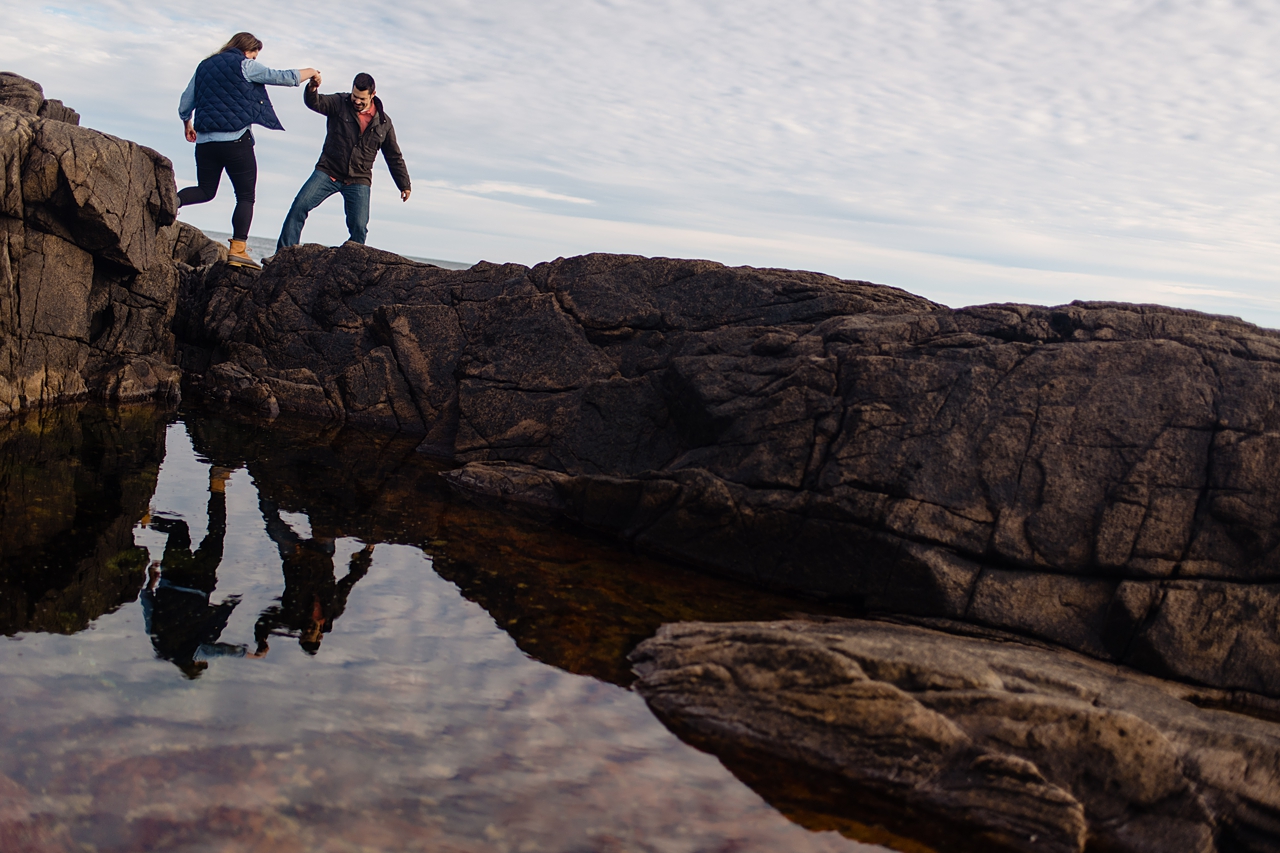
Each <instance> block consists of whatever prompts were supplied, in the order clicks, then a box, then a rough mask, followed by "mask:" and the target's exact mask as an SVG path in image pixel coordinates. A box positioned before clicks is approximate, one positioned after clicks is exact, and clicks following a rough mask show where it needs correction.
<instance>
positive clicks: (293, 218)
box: [276, 169, 369, 252]
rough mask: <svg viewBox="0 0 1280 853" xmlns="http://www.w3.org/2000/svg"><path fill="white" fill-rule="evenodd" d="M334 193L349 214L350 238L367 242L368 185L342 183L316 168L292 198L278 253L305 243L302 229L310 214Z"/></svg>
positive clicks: (348, 228) (277, 246) (281, 232)
mask: <svg viewBox="0 0 1280 853" xmlns="http://www.w3.org/2000/svg"><path fill="white" fill-rule="evenodd" d="M334 193H342V206H343V207H344V208H345V209H346V211H347V231H348V232H349V233H350V234H351V239H352V240H354V241H355V242H357V243H363V242H364V239H365V237H367V236H368V234H369V186H368V185H367V184H348V183H343V182H342V181H339V180H337V179H335V178H331V177H329V176H328V175H326V174H325V173H324V172H321V171H320V170H318V169H317V170H316V171H314V172H312V173H311V177H309V178H307V182H306V183H305V184H303V185H302V189H300V190H298V195H297V196H296V197H294V199H293V206H292V207H290V208H289V215H288V216H286V217H285V218H284V227H283V228H281V229H280V239H279V240H277V241H276V251H277V252H278V251H280V250H281V249H283V248H284V247H285V246H296V245H298V243H299V242H301V241H302V226H303V225H305V224H306V221H307V214H308V213H310V212H311V211H313V210H315V209H316V208H317V207H319V206H320V202H322V201H324V200H325V199H326V198H328V197H329V196H331V195H333V194H334Z"/></svg>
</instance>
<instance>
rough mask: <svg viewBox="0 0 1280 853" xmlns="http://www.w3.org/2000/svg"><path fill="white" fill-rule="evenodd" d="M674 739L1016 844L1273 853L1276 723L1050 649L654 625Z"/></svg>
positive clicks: (783, 629) (886, 634) (655, 680)
mask: <svg viewBox="0 0 1280 853" xmlns="http://www.w3.org/2000/svg"><path fill="white" fill-rule="evenodd" d="M632 660H633V661H634V663H635V667H636V671H637V673H638V674H639V679H638V681H637V682H636V684H635V687H636V689H637V690H638V691H639V692H640V693H641V694H642V695H643V696H644V697H645V699H646V700H647V701H648V702H649V703H650V705H651V706H652V707H653V709H654V710H655V711H656V712H657V713H658V714H660V715H661V716H662V717H663V718H664V720H667V721H668V722H669V724H671V725H672V726H673V727H674V728H675V729H676V730H677V731H678V732H679V731H683V732H688V733H691V734H693V735H695V736H696V737H697V738H698V739H699V742H700V743H702V744H710V745H712V748H713V750H714V749H716V748H719V749H724V750H729V751H733V750H736V749H740V748H741V747H743V746H744V745H745V746H747V747H750V748H753V749H757V750H759V751H761V752H763V753H766V754H769V755H773V756H776V757H779V758H781V759H785V760H786V761H788V762H792V763H794V764H799V765H806V766H810V767H813V768H815V769H817V770H820V771H823V772H828V773H833V774H836V775H838V776H840V777H843V778H845V779H847V780H851V781H853V782H856V783H857V784H858V785H860V786H863V787H865V788H867V789H869V790H871V791H874V792H878V793H880V794H882V795H889V796H891V797H892V799H893V801H895V802H900V803H902V804H903V805H904V806H905V807H914V808H916V809H922V810H924V811H926V812H929V813H932V814H934V815H936V816H938V817H940V818H942V819H950V820H957V821H960V822H962V823H964V824H967V825H970V826H972V827H975V828H976V830H977V831H978V832H980V833H982V837H986V838H988V839H990V841H991V842H992V843H993V844H998V845H1000V846H1002V847H1006V848H1012V849H1015V850H1026V851H1035V850H1061V851H1083V850H1084V849H1085V847H1086V846H1088V848H1089V849H1098V850H1115V851H1135V853H1136V851H1150V853H1157V851H1168V850H1187V851H1216V850H1258V851H1261V850H1271V849H1275V846H1276V845H1277V844H1280V825H1278V824H1277V823H1276V822H1275V820H1274V818H1272V817H1271V815H1274V814H1275V813H1276V809H1277V807H1280V793H1278V792H1280V786H1278V785H1277V781H1278V780H1277V778H1276V773H1277V767H1280V725H1277V724H1275V723H1269V722H1266V721H1263V720H1258V719H1252V718H1249V717H1244V716H1241V715H1239V714H1234V713H1228V712H1226V711H1219V710H1209V709H1206V708H1203V707H1199V706H1198V704H1196V703H1199V704H1208V703H1212V702H1222V701H1224V697H1223V696H1222V695H1220V694H1214V693H1213V692H1212V691H1200V692H1197V691H1195V690H1192V689H1189V688H1185V687H1180V686H1178V685H1175V684H1173V683H1171V682H1167V681H1162V680H1159V679H1155V678H1151V677H1147V676H1143V675H1140V674H1137V673H1134V672H1132V671H1128V670H1125V669H1122V668H1118V667H1115V666H1110V665H1107V664H1103V663H1100V662H1097V661H1094V660H1091V659H1088V658H1084V657H1078V656H1075V655H1070V654H1065V653H1063V652H1061V651H1059V650H1054V649H1050V648H1044V647H1036V646H1034V645H1028V644H1025V643H1019V642H1010V641H1007V640H1006V641H999V640H993V639H985V638H977V637H957V636H955V635H952V634H946V633H941V632H937V631H932V630H928V629H925V628H921V627H916V626H907V625H897V624H889V623H883V622H869V621H863V620H849V619H823V620H815V621H789V622H771V623H737V624H719V625H713V624H707V623H686V624H678V625H668V626H664V627H663V628H662V630H660V631H659V632H658V634H657V636H655V637H654V638H652V639H650V640H647V641H645V642H644V643H641V644H640V646H639V647H638V648H637V649H636V651H635V652H634V653H633V654H632Z"/></svg>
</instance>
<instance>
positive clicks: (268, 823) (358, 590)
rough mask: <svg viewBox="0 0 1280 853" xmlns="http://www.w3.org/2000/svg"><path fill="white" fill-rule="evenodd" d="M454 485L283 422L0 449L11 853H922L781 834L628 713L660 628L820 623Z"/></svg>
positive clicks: (94, 422)
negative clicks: (641, 656) (636, 654)
mask: <svg viewBox="0 0 1280 853" xmlns="http://www.w3.org/2000/svg"><path fill="white" fill-rule="evenodd" d="M442 469H443V466H442V464H441V463H438V462H433V461H432V460H429V459H426V458H424V457H423V456H422V455H421V454H418V453H416V451H415V449H414V442H413V441H412V440H407V439H402V438H397V437H395V436H387V435H384V434H378V433H367V432H362V431H359V430H356V429H351V428H336V427H333V426H330V425H327V424H315V423H304V422H292V421H289V420H288V419H285V418H282V419H279V420H277V421H276V422H275V423H274V424H270V425H268V424H266V423H265V422H260V421H254V420H250V419H244V420H240V419H236V418H226V417H220V418H215V417H210V416H207V415H203V414H200V413H198V412H185V411H184V412H183V413H181V414H180V415H179V414H175V413H172V412H164V411H161V410H158V409H155V408H151V407H130V408H123V409H119V410H108V409H98V408H94V407H67V408H63V409H58V410H54V411H51V412H46V413H44V414H38V413H37V414H32V415H28V416H26V417H23V418H19V419H16V420H13V421H9V422H6V423H0V519H2V520H3V522H4V523H3V525H0V628H2V630H0V633H3V634H4V635H5V636H4V637H0V684H3V685H4V689H3V691H0V850H22V851H40V852H41V853H45V851H59V852H60V853H61V851H86V850H92V851H99V852H100V853H115V851H120V853H124V851H130V853H133V852H134V851H150V850H164V851H206V850H217V851H303V850H305V851H356V850H359V851H401V850H433V851H513V852H514V851H565V852H566V853H568V851H654V853H658V851H661V853H697V851H726V852H727V851H740V852H742V853H745V851H761V853H764V852H765V851H799V852H800V853H804V851H870V850H883V849H884V848H883V847H881V846H878V844H876V843H874V842H878V841H885V842H886V843H891V844H893V845H894V847H895V848H896V849H899V850H910V851H919V850H924V849H926V848H924V847H922V846H919V845H917V844H915V843H914V842H906V841H903V840H902V839H900V838H899V839H897V840H896V841H895V840H894V839H895V838H897V837H896V836H893V835H892V834H891V833H887V832H886V831H884V830H881V829H880V828H878V827H876V826H875V825H874V821H871V822H868V821H863V822H861V823H860V822H858V821H857V820H852V821H849V820H842V819H837V818H832V817H826V816H822V815H817V816H815V815H814V814H811V813H810V812H807V811H806V810H805V808H804V807H795V806H792V805H789V804H788V803H789V802H790V801H786V802H784V800H786V798H787V797H789V796H790V794H787V795H785V796H782V797H781V799H779V798H778V796H780V795H773V794H770V793H769V791H768V790H766V789H767V788H768V787H769V786H768V785H764V786H762V785H761V784H760V783H759V781H758V780H757V781H754V782H753V781H752V777H751V776H750V775H749V774H742V773H739V775H735V772H731V771H730V769H728V767H729V766H731V765H732V762H729V763H728V764H727V763H724V762H722V760H721V759H719V758H717V757H716V756H713V755H711V754H708V753H705V752H702V751H699V750H698V749H696V748H694V747H693V746H690V745H689V744H686V743H685V742H684V741H682V740H680V739H679V738H678V737H677V736H676V735H675V734H673V733H672V732H670V731H668V730H667V728H665V727H664V726H663V724H662V723H661V722H660V721H659V720H658V719H657V718H655V717H654V715H653V714H652V713H651V712H650V711H649V709H648V707H647V706H646V705H645V703H644V701H643V700H642V699H641V698H640V697H639V696H638V695H636V694H635V693H633V692H632V691H631V690H630V689H629V686H628V685H629V684H630V679H631V676H630V673H629V670H628V666H627V663H626V660H625V657H626V654H627V652H628V651H629V650H630V649H631V648H632V647H634V645H635V643H636V642H638V641H639V640H641V639H643V638H644V637H646V636H648V635H650V634H652V632H653V631H654V630H655V629H656V628H657V626H658V625H659V624H661V623H662V622H666V621H676V620H681V619H715V620H733V619H765V618H777V617H780V616H782V615H783V614H784V613H786V612H788V611H789V610H791V609H794V608H796V607H803V606H805V605H803V603H797V602H796V601H793V600H790V599H785V598H774V597H770V596H768V595H764V594H761V593H757V592H753V591H750V590H746V589H744V588H741V587H738V586H736V585H733V584H728V583H723V582H720V581H717V580H715V579H711V578H707V577H704V576H701V575H698V574H695V573H692V572H688V571H685V570H683V569H679V568H675V567H671V566H667V565H664V564H662V563H659V562H656V561H652V560H648V559H645V558H642V557H639V556H636V555H634V554H631V553H628V552H625V551H621V550H619V549H616V548H613V547H612V546H609V545H608V544H607V543H600V542H595V541H592V540H590V539H587V538H583V537H582V536H578V535H571V534H570V533H567V532H565V531H562V530H558V529H556V528H555V527H554V525H551V524H548V523H545V522H536V521H526V520H522V519H520V518H517V517H515V516H512V515H509V514H504V513H498V512H494V511H490V510H487V509H483V508H479V507H476V506H473V505H471V504H469V503H467V502H465V501H463V500H461V499H460V498H458V497H456V496H454V495H452V494H451V493H450V492H449V491H448V490H447V489H446V488H445V487H444V484H443V480H442V479H441V478H440V477H439V476H438V474H439V471H440V470H442ZM743 779H746V780H747V781H748V782H751V784H750V785H749V784H748V783H747V782H744V781H743ZM777 781H778V780H777V779H773V780H772V782H775V783H776V782H777ZM783 781H785V782H786V783H787V784H786V785H784V786H782V787H784V788H787V790H791V788H795V787H796V785H793V784H792V781H797V780H789V779H784V780H783ZM797 784H798V781H797ZM753 786H754V787H753ZM787 786H790V787H789V788H788V787H787ZM777 787H778V786H777V785H774V788H777ZM757 788H759V789H760V790H763V791H765V794H764V795H762V794H761V793H759V792H758V791H757ZM769 797H774V799H775V800H776V801H775V802H771V801H770V799H769Z"/></svg>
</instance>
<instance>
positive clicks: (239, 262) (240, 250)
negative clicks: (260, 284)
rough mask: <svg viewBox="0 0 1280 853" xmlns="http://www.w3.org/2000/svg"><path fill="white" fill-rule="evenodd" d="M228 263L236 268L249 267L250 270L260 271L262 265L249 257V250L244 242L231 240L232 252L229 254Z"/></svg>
mask: <svg viewBox="0 0 1280 853" xmlns="http://www.w3.org/2000/svg"><path fill="white" fill-rule="evenodd" d="M227 263H229V264H231V265H232V266H234V267H249V268H250V269H255V270H260V269H262V265H261V264H259V263H258V262H257V261H255V260H254V259H253V258H251V257H249V250H248V249H247V248H245V244H244V241H243V240H237V239H235V238H234V237H233V238H232V239H231V251H230V252H228V253H227Z"/></svg>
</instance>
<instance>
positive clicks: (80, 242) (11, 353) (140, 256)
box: [0, 74, 218, 416]
mask: <svg viewBox="0 0 1280 853" xmlns="http://www.w3.org/2000/svg"><path fill="white" fill-rule="evenodd" d="M78 125H79V116H78V115H76V113H75V111H74V110H70V109H68V108H67V107H65V106H63V105H62V104H61V102H59V101H50V100H45V99H44V95H43V92H42V91H41V89H40V86H39V85H38V84H36V83H34V82H33V81H30V80H26V79H24V78H22V77H18V76H17V75H13V74H0V416H3V415H6V414H12V413H13V412H16V411H18V410H20V409H22V408H26V407H31V406H35V405H42V404H46V403H50V402H64V401H67V400H74V399H77V398H81V397H85V396H92V397H96V398H98V399H101V400H107V401H125V400H137V399H142V398H146V397H153V396H156V395H162V396H163V395H171V394H176V393H177V389H178V381H179V377H180V374H179V372H178V370H177V369H176V367H174V365H173V363H172V362H173V354H174V339H173V333H172V332H171V331H170V328H169V326H170V322H171V320H172V318H173V310H174V305H175V301H176V298H177V292H178V281H179V277H180V275H181V271H182V270H184V269H186V268H187V266H186V265H187V264H190V263H207V262H209V261H211V260H216V259H217V256H218V253H217V249H216V247H213V244H212V243H210V241H209V240H208V239H207V238H205V237H204V235H203V234H200V232H198V231H196V230H195V229H193V228H190V227H189V226H185V225H177V224H173V222H174V212H175V210H176V194H175V193H176V190H175V187H174V180H173V167H172V165H171V164H170V163H169V161H168V160H167V159H165V158H164V157H162V156H160V155H159V154H158V153H156V152H155V151H152V150H151V149H149V148H144V147H142V146H140V145H136V144H134V143H132V142H128V141H125V140H123V139H117V138H116V137H114V136H109V135H107V134H105V133H100V132H98V131H95V130H90V129H88V128H83V127H79V126H78Z"/></svg>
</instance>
